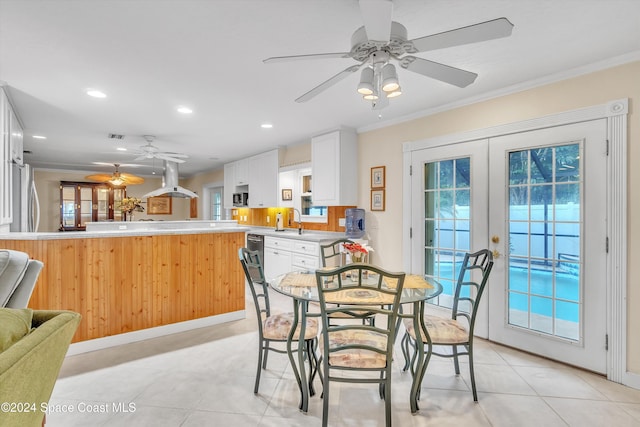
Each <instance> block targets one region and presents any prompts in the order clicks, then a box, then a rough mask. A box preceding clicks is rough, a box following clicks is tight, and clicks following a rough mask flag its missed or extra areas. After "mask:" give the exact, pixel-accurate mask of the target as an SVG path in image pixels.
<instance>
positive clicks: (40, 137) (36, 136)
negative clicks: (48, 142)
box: [33, 135, 47, 139]
mask: <svg viewBox="0 0 640 427" xmlns="http://www.w3.org/2000/svg"><path fill="white" fill-rule="evenodd" d="M33 139H47V137H46V136H42V135H33Z"/></svg>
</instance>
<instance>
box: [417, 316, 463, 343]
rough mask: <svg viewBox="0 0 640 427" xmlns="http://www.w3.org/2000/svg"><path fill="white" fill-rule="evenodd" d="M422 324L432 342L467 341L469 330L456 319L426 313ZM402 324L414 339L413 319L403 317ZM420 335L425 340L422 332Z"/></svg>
mask: <svg viewBox="0 0 640 427" xmlns="http://www.w3.org/2000/svg"><path fill="white" fill-rule="evenodd" d="M424 324H425V326H426V327H427V331H429V336H430V337H431V341H432V342H433V344H461V343H466V342H467V341H469V331H468V330H467V328H465V327H464V326H463V325H461V324H460V322H458V321H457V320H454V319H447V318H443V317H438V316H431V315H428V314H427V315H425V316H424ZM404 326H405V328H406V329H407V332H408V333H409V335H411V338H413V339H415V338H416V334H415V331H414V329H413V320H412V319H405V321H404ZM420 335H421V338H422V342H426V340H425V338H424V336H422V335H423V334H422V332H421V333H420Z"/></svg>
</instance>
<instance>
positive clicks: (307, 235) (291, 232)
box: [247, 227, 346, 242]
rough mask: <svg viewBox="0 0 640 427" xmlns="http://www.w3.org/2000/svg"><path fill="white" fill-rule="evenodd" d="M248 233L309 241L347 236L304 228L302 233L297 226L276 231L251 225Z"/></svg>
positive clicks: (342, 233)
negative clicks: (299, 232)
mask: <svg viewBox="0 0 640 427" xmlns="http://www.w3.org/2000/svg"><path fill="white" fill-rule="evenodd" d="M247 233H251V234H260V235H263V236H270V237H282V238H285V239H294V240H305V241H307V242H309V241H310V242H323V241H334V240H338V239H343V238H345V237H346V236H345V234H344V232H334V231H317V230H305V229H303V230H302V234H298V229H297V228H285V229H284V231H276V230H275V229H274V228H273V227H250V228H249V230H248V231H247Z"/></svg>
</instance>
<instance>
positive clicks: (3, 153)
mask: <svg viewBox="0 0 640 427" xmlns="http://www.w3.org/2000/svg"><path fill="white" fill-rule="evenodd" d="M10 108H11V107H10V106H9V101H8V100H7V97H6V95H5V93H4V90H2V89H1V88H0V131H1V132H2V135H1V136H0V225H3V224H11V216H12V214H13V212H12V195H11V191H12V190H11V149H10V141H9V120H10V119H9V109H10Z"/></svg>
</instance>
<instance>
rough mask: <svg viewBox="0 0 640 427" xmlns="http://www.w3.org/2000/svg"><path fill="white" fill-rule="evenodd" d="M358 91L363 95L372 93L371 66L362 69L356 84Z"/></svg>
mask: <svg viewBox="0 0 640 427" xmlns="http://www.w3.org/2000/svg"><path fill="white" fill-rule="evenodd" d="M358 93H359V94H360V95H364V96H370V95H372V94H373V68H371V67H366V68H365V69H364V70H362V74H361V75H360V83H359V84H358ZM365 99H367V98H365Z"/></svg>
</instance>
